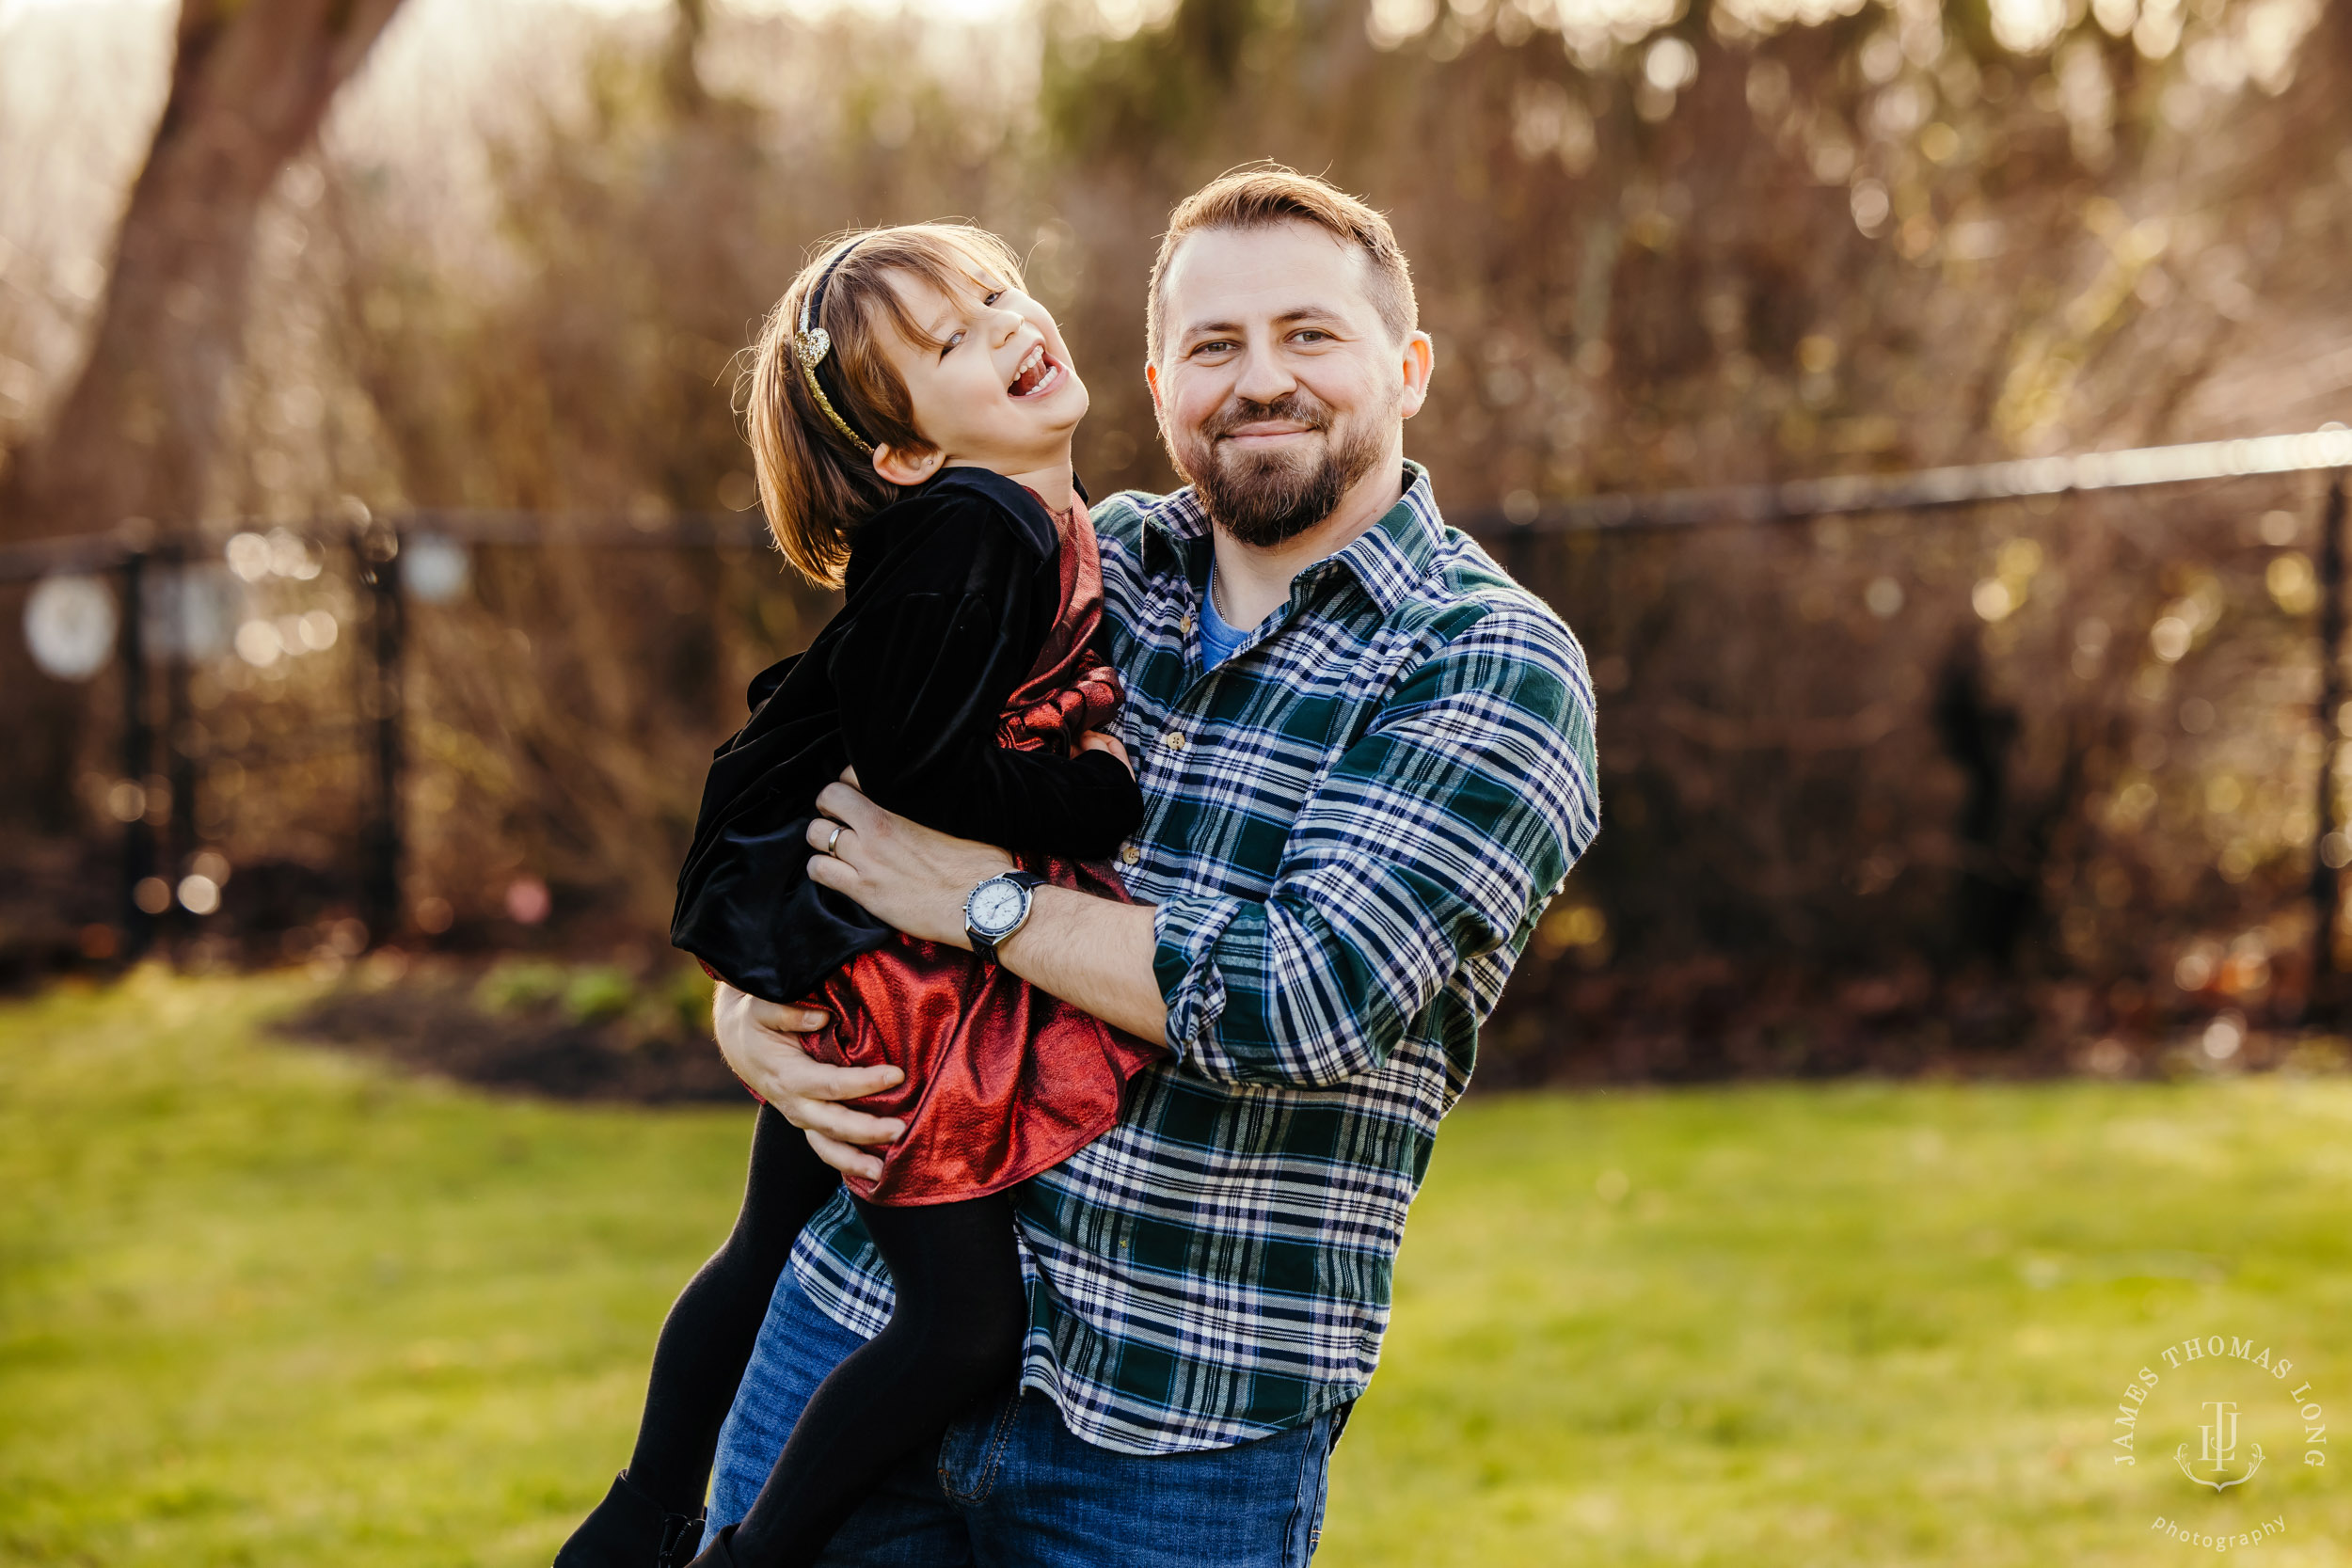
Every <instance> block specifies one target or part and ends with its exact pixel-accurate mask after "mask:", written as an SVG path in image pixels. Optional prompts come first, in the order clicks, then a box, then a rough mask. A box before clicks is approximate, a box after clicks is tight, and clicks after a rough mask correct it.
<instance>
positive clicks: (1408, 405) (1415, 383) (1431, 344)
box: [1397, 332, 1438, 420]
mask: <svg viewBox="0 0 2352 1568" xmlns="http://www.w3.org/2000/svg"><path fill="white" fill-rule="evenodd" d="M1437 368H1438V344H1437V341H1436V340H1435V339H1433V338H1431V337H1430V336H1429V334H1428V333H1426V332H1416V333H1414V334H1413V335H1412V336H1411V337H1409V338H1407V339H1406V340H1405V363H1404V371H1405V388H1404V390H1403V391H1402V392H1400V393H1399V394H1398V396H1397V417H1398V418H1399V419H1406V420H1409V419H1411V418H1412V417H1413V416H1414V415H1416V414H1418V413H1420V412H1421V405H1422V404H1424V403H1427V402H1428V401H1429V377H1430V376H1431V375H1432V374H1433V373H1434V372H1436V371H1437Z"/></svg>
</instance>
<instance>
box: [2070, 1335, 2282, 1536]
mask: <svg viewBox="0 0 2352 1568" xmlns="http://www.w3.org/2000/svg"><path fill="white" fill-rule="evenodd" d="M2159 1368H2161V1369H2162V1370H2159ZM2112 1432H2113V1434H2112V1436H2110V1438H2109V1439H2108V1441H2109V1443H2110V1445H2111V1448H2112V1452H2111V1455H2110V1457H2111V1458H2112V1459H2113V1461H2114V1463H2115V1464H2116V1465H2117V1466H2118V1467H2135V1466H2137V1465H2138V1464H2139V1462H2140V1459H2141V1458H2142V1457H2143V1456H2145V1457H2147V1458H2148V1459H2149V1460H2150V1461H2151V1463H2152V1464H2154V1465H2162V1464H2163V1463H2164V1461H2165V1459H2166V1458H2169V1459H2170V1460H2171V1462H2172V1465H2173V1467H2174V1468H2176V1469H2177V1470H2178V1471H2179V1472H2180V1474H2181V1477H2182V1479H2183V1480H2185V1481H2187V1482H2188V1484H2189V1485H2190V1486H2192V1487H2195V1488H2197V1489H2198V1490H2199V1491H2202V1492H2209V1493H2211V1494H2212V1495H2213V1496H2214V1497H2217V1498H2219V1497H2250V1496H2251V1495H2252V1494H2253V1493H2257V1492H2260V1491H2262V1490H2263V1487H2264V1486H2267V1485H2269V1484H2270V1483H2269V1482H2265V1483H2263V1486H2255V1487H2252V1488H2251V1489H2250V1490H2249V1492H2245V1493H2240V1492H2238V1491H2237V1490H2236V1489H2237V1488H2239V1487H2245V1486H2247V1484H2248V1483H2249V1482H2250V1481H2253V1480H2254V1478H2255V1477H2256V1476H2258V1475H2260V1474H2262V1472H2263V1466H2264V1465H2265V1463H2270V1464H2273V1465H2276V1464H2278V1463H2281V1462H2299V1464H2300V1465H2302V1466H2303V1467H2304V1469H2305V1470H2306V1471H2311V1470H2322V1469H2325V1468H2326V1467H2327V1465H2328V1410H2327V1404H2326V1402H2325V1401H2324V1400H2323V1399H2322V1398H2321V1395H2320V1391H2319V1389H2318V1388H2317V1387H2316V1386H2313V1384H2312V1381H2311V1380H2310V1379H2308V1378H2306V1377H2303V1376H2301V1375H2300V1374H2298V1373H2297V1372H2296V1370H2295V1361H2294V1359H2293V1358H2292V1357H2290V1356H2286V1355H2281V1354H2279V1353H2278V1352H2277V1351H2275V1350H2274V1349H2273V1348H2272V1347H2270V1346H2268V1345H2265V1344H2261V1343H2259V1342H2257V1341H2255V1340H2252V1339H2248V1338H2241V1337H2239V1336H2237V1335H2234V1334H2207V1335H2203V1336H2201V1337H2199V1338H2189V1339H2183V1340H2181V1341H2180V1342H2179V1343H2177V1344H2171V1345H2167V1346H2166V1347H2165V1348H2164V1349H2163V1350H2162V1351H2161V1352H2159V1353H2158V1354H2156V1356H2155V1357H2154V1358H2153V1359H2152V1360H2151V1361H2150V1362H2149V1363H2148V1364H2147V1365H2146V1366H2143V1367H2141V1368H2140V1369H2139V1371H2138V1372H2137V1374H2136V1375H2135V1376H2134V1377H2133V1378H2132V1379H2131V1381H2130V1382H2128V1383H2126V1384H2125V1385H2124V1386H2123V1389H2122V1397H2121V1399H2120V1400H2119V1401H2118V1402H2117V1404H2116V1407H2115V1416H2114V1418H2113V1422H2112ZM2265 1444H2266V1445H2267V1447H2266V1448H2265ZM2173 1484H2174V1485H2176V1486H2177V1485H2178V1484H2179V1482H2174V1483H2173ZM2184 1500H2185V1499H2184ZM2273 1500H2274V1501H2275V1498H2274V1499H2273ZM2257 1506H2259V1505H2257ZM2150 1528H2153V1529H2154V1530H2155V1531H2157V1532H2158V1533H2159V1534H2162V1535H2165V1536H2168V1537H2169V1538H2170V1539H2172V1540H2174V1541H2178V1542H2180V1543H2182V1544H2185V1545H2192V1546H2201V1547H2204V1548H2207V1549H2209V1550H2213V1551H2217V1552H2227V1551H2230V1550H2232V1549H2233V1548H2236V1547H2243V1546H2258V1545H2261V1544H2264V1543H2265V1542H2266V1541H2271V1540H2275V1539H2276V1538H2278V1537H2279V1536H2280V1535H2283V1534H2285V1533H2286V1517H2285V1515H2284V1514H2282V1513H2281V1514H2273V1515H2271V1516H2269V1517H2265V1518H2262V1519H2247V1520H2245V1521H2243V1522H2239V1521H2235V1520H2230V1519H2226V1518H2224V1517H2223V1516H2220V1515H2216V1516H2213V1517H2207V1518H2201V1519H2198V1520H2186V1519H2174V1518H2158V1519H2157V1520H2156V1521H2155V1522H2154V1524H2153V1525H2152V1526H2151V1527H2150Z"/></svg>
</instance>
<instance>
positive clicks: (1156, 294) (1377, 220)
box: [1143, 164, 1421, 362]
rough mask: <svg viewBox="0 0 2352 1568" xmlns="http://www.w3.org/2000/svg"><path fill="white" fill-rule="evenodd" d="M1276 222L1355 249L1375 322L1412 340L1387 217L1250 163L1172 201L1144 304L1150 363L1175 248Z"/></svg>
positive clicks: (1305, 178)
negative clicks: (1205, 234)
mask: <svg viewBox="0 0 2352 1568" xmlns="http://www.w3.org/2000/svg"><path fill="white" fill-rule="evenodd" d="M1280 223H1311V224H1313V225H1314V226H1315V227H1316V228H1318V229H1321V230H1325V231H1326V232H1327V233H1329V234H1330V235H1332V236H1333V237H1334V238H1336V239H1338V240H1339V241H1340V242H1341V243H1342V244H1343V245H1358V246H1359V247H1361V248H1362V250H1363V253H1364V260H1365V261H1366V262H1367V263H1369V264H1368V266H1367V268H1366V282H1365V293H1367V294H1368V295H1370V297H1371V299H1372V308H1373V309H1375V311H1377V312H1378V313H1379V316H1380V324H1381V325H1383V326H1385V327H1387V328H1388V329H1389V331H1390V333H1391V335H1392V336H1393V337H1395V338H1396V340H1397V341H1399V342H1402V341H1404V340H1406V338H1409V337H1411V336H1412V335H1413V332H1414V330H1415V328H1416V327H1417V326H1418V325H1420V322H1421V312H1420V307H1419V306H1418V305H1416V304H1415V302H1414V299H1413V269H1412V268H1411V267H1409V266H1407V265H1406V261H1405V251H1404V248H1403V247H1402V246H1401V245H1398V244H1397V243H1396V230H1393V229H1391V228H1390V227H1389V220H1388V219H1387V218H1386V217H1384V216H1382V215H1381V214H1379V213H1377V212H1375V211H1374V210H1373V209H1372V208H1371V207H1369V206H1367V205H1365V204H1364V203H1363V202H1361V201H1359V200H1358V199H1357V198H1355V197H1352V196H1350V195H1348V194H1347V193H1346V192H1345V191H1343V190H1341V189H1340V188H1339V187H1338V186H1336V185H1334V184H1331V183H1330V182H1328V181H1324V180H1318V179H1316V178H1315V177H1314V176H1313V175H1311V174H1301V173H1299V172H1298V171H1297V170H1296V169H1293V168H1285V167H1283V166H1281V165H1279V164H1252V165H1248V166H1244V167H1242V168H1237V169H1232V170H1230V171H1229V172H1227V173H1224V174H1220V175H1218V176H1217V177H1216V179H1214V180H1212V181H1210V182H1208V183H1207V184H1205V185H1203V186H1201V187H1200V189H1199V190H1197V191H1195V192H1193V193H1192V194H1191V195H1190V196H1188V197H1186V198H1184V200H1182V201H1180V202H1178V203H1177V204H1176V210H1175V211H1174V212H1173V213H1170V214H1168V232H1167V233H1165V234H1163V235H1161V236H1160V253H1159V256H1158V257H1157V258H1156V259H1155V260H1154V261H1152V293H1151V296H1150V299H1149V301H1148V303H1147V304H1146V305H1145V307H1144V318H1143V321H1144V343H1145V352H1146V353H1147V355H1149V356H1150V357H1151V358H1152V360H1153V361H1154V362H1157V360H1158V359H1159V356H1160V341H1161V339H1160V334H1161V328H1162V325H1163V323H1162V321H1161V307H1162V305H1163V304H1164V303H1165V299H1164V297H1163V296H1164V293H1165V291H1166V289H1167V287H1168V265H1169V263H1170V262H1172V261H1175V259H1176V248H1177V246H1179V245H1183V244H1184V241H1185V240H1186V239H1187V238H1189V237H1190V236H1192V235H1194V234H1197V233H1200V232H1201V231H1202V230H1211V229H1233V230H1248V229H1271V228H1273V227H1274V226H1275V225H1276V224H1280Z"/></svg>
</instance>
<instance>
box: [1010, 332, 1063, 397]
mask: <svg viewBox="0 0 2352 1568" xmlns="http://www.w3.org/2000/svg"><path fill="white" fill-rule="evenodd" d="M1060 380H1061V367H1060V366H1059V365H1057V364H1056V363H1054V360H1053V357H1052V356H1050V355H1048V354H1047V353H1046V352H1045V345H1044V344H1043V343H1040V344H1038V345H1037V347H1035V348H1033V349H1031V350H1029V355H1028V357H1027V358H1025V359H1024V360H1022V361H1021V373H1020V374H1018V375H1016V376H1014V377H1013V378H1012V384H1011V385H1010V386H1009V387H1007V388H1005V390H1006V391H1008V392H1009V393H1011V394H1012V395H1013V396H1014V397H1017V398H1033V397H1035V396H1037V395H1038V394H1039V393H1040V392H1042V391H1044V390H1045V389H1046V388H1049V387H1052V386H1053V385H1055V384H1056V383H1057V382H1058V381H1060Z"/></svg>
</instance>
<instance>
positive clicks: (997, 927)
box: [972, 878, 1021, 931]
mask: <svg viewBox="0 0 2352 1568" xmlns="http://www.w3.org/2000/svg"><path fill="white" fill-rule="evenodd" d="M1020 918H1021V889H1020V888H1019V887H1018V886H1016V885H1014V884H1013V883H1011V882H1008V881H1005V880H1004V879H1001V878H998V879H991V880H989V881H985V882H982V883H981V884H980V885H979V888H978V890H977V892H975V893H974V894H973V895H972V924H973V925H975V926H977V927H979V928H980V929H981V930H983V931H1005V930H1010V929H1011V928H1012V923H1013V922H1014V921H1016V920H1018V919H1020Z"/></svg>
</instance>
